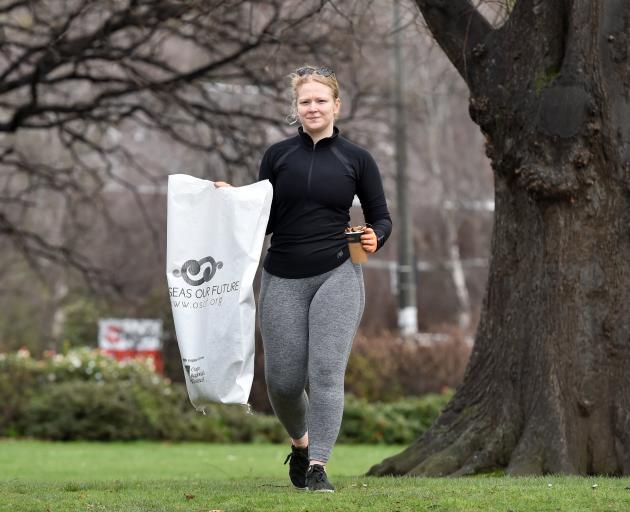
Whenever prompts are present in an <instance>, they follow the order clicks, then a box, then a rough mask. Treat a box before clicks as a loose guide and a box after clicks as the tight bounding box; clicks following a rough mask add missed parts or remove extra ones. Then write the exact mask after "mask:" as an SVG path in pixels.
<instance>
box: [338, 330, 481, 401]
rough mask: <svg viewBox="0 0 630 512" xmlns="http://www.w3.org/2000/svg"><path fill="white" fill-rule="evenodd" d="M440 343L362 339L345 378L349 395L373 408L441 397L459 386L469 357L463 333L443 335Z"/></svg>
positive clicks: (388, 337) (387, 336) (355, 346)
mask: <svg viewBox="0 0 630 512" xmlns="http://www.w3.org/2000/svg"><path fill="white" fill-rule="evenodd" d="M438 336H440V337H441V338H442V341H439V342H434V343H427V342H426V341H424V340H423V339H422V338H420V337H418V339H416V340H414V339H403V338H400V337H397V336H395V335H394V334H393V333H383V334H381V335H380V336H371V337H367V336H364V335H358V336H357V338H356V339H355V341H354V344H353V346H352V353H351V354H350V360H349V362H348V370H347V372H346V390H347V391H348V392H349V393H351V394H353V395H355V396H357V397H360V398H365V399H366V400H368V401H370V402H375V401H382V402H391V401H398V400H401V399H403V398H404V397H406V396H423V395H425V394H427V393H441V392H442V391H443V390H445V389H448V388H454V387H457V385H459V383H460V382H461V381H462V379H463V376H464V371H465V369H466V364H467V363H468V358H469V357H470V350H471V347H470V344H469V343H468V342H467V341H466V339H465V336H464V335H463V333H462V332H460V331H457V330H456V329H452V328H451V329H450V330H448V329H446V328H443V329H442V333H441V334H439V335H438Z"/></svg>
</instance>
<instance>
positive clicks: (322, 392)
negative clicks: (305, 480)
mask: <svg viewBox="0 0 630 512" xmlns="http://www.w3.org/2000/svg"><path fill="white" fill-rule="evenodd" d="M364 305H365V292H364V289H363V274H362V271H361V266H360V265H358V264H354V263H352V262H351V261H350V260H347V261H345V262H344V263H343V264H341V265H340V266H339V267H337V268H335V269H333V270H331V271H329V272H326V273H324V274H320V275H317V276H313V277H306V278H301V279H284V278H281V277H277V276H273V275H271V274H269V273H268V272H266V271H264V270H263V274H262V283H261V289H260V297H259V301H258V312H259V314H260V326H261V332H262V338H263V346H264V348H265V379H266V381H267V392H268V394H269V399H270V400H271V405H272V407H273V410H274V412H275V413H276V416H277V417H278V419H279V420H280V422H281V423H282V425H284V428H285V429H286V430H287V432H288V434H289V435H290V436H291V437H292V438H293V439H299V438H301V437H302V436H303V435H304V434H305V433H306V432H308V435H309V458H311V459H315V460H320V461H322V462H326V461H328V458H329V457H330V452H331V451H332V447H333V445H334V444H335V441H336V440H337V435H338V434H339V428H340V426H341V417H342V414H343V400H344V385H343V380H344V375H345V372H346V365H347V364H348V357H349V355H350V348H351V347H352V340H353V339H354V335H355V334H356V331H357V328H358V326H359V321H360V320H361V315H362V314H363V307H364ZM307 382H308V394H307V393H306V385H307Z"/></svg>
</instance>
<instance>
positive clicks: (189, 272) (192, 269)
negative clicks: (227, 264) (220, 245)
mask: <svg viewBox="0 0 630 512" xmlns="http://www.w3.org/2000/svg"><path fill="white" fill-rule="evenodd" d="M206 263H207V264H208V266H207V267H206V268H205V269H204V271H203V275H202V276H201V277H199V278H198V279H193V276H197V275H198V274H199V272H201V267H202V266H203V265H205V264H206ZM220 268H223V263H222V262H221V261H218V262H217V261H215V259H214V258H213V257H212V256H206V257H205V258H201V259H200V260H199V261H197V260H188V261H187V262H186V263H184V264H183V265H182V268H181V270H180V269H175V270H173V275H174V276H175V277H181V278H182V279H183V280H184V281H186V282H187V283H188V284H189V285H191V286H201V285H202V284H203V283H207V282H208V281H210V280H211V279H212V278H213V277H214V274H216V272H217V269H220Z"/></svg>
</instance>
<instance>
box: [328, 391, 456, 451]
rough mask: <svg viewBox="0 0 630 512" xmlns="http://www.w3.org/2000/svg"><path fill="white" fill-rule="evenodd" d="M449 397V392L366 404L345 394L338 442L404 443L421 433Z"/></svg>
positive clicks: (429, 424) (364, 401) (436, 415)
mask: <svg viewBox="0 0 630 512" xmlns="http://www.w3.org/2000/svg"><path fill="white" fill-rule="evenodd" d="M450 398H451V393H450V392H449V393H444V394H441V395H426V396H425V397H423V398H407V399H404V400H400V401H397V402H391V403H379V402H375V403H369V402H367V401H366V400H363V399H359V398H355V397H353V396H352V395H347V396H346V403H345V407H344V412H343V423H342V428H341V432H340V434H339V442H341V443H387V444H397V443H400V444H408V443H410V442H412V441H413V440H414V439H417V438H418V437H419V436H421V435H422V434H424V432H425V431H426V430H427V429H428V428H429V427H430V426H431V424H432V423H433V421H434V420H435V419H436V418H437V417H438V415H439V414H440V411H441V410H442V409H443V408H444V406H445V405H446V404H447V402H448V400H449V399H450Z"/></svg>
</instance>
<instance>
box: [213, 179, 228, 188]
mask: <svg viewBox="0 0 630 512" xmlns="http://www.w3.org/2000/svg"><path fill="white" fill-rule="evenodd" d="M231 186H232V185H230V184H229V183H226V182H225V181H215V182H214V187H215V188H221V187H231Z"/></svg>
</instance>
